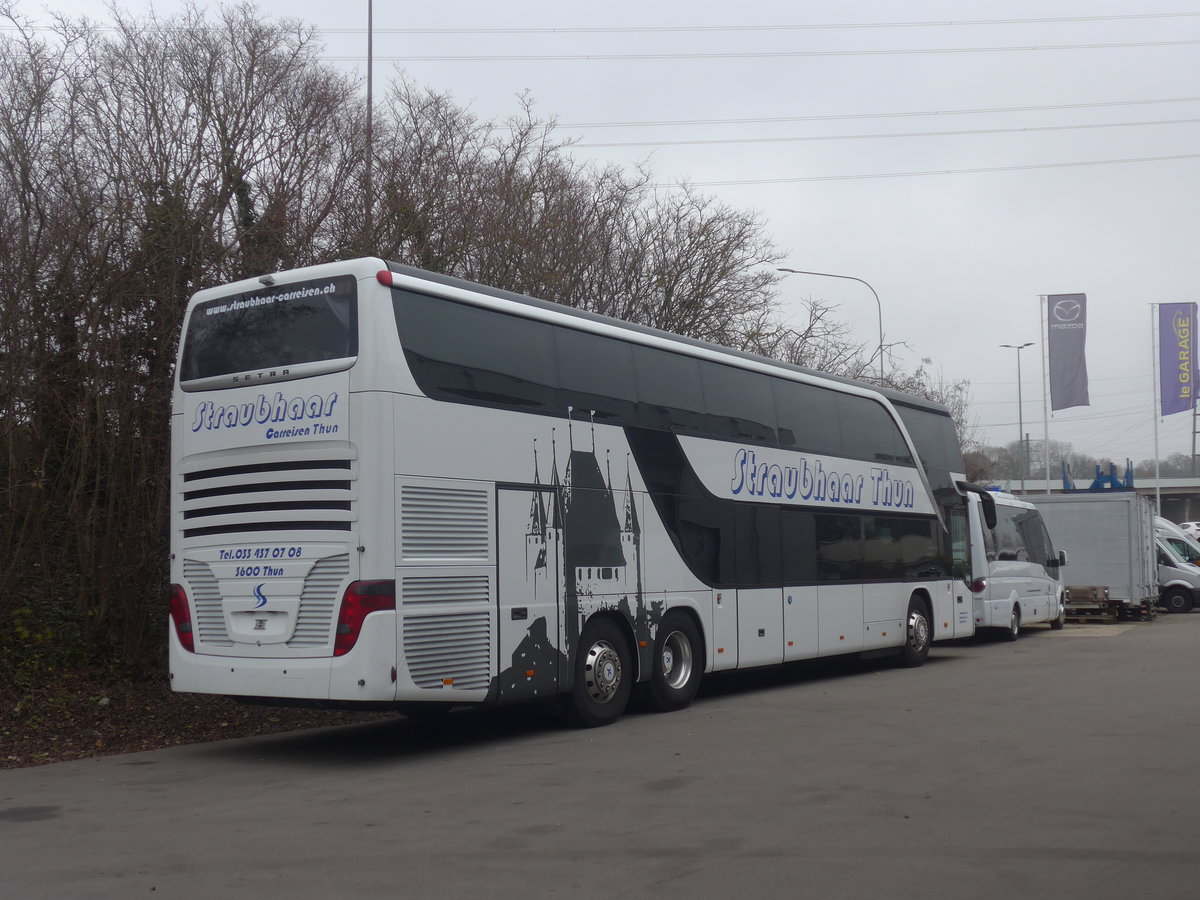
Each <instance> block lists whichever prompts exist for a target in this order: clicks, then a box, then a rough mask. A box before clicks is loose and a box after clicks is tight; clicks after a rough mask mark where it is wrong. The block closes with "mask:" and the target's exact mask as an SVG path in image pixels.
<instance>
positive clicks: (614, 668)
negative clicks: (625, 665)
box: [583, 641, 621, 703]
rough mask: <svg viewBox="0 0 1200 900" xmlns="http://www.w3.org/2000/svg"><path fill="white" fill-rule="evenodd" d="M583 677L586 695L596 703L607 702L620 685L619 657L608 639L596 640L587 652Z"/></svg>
mask: <svg viewBox="0 0 1200 900" xmlns="http://www.w3.org/2000/svg"><path fill="white" fill-rule="evenodd" d="M583 677H584V681H585V683H586V685H587V691H588V695H589V696H590V697H591V698H592V699H593V700H595V701H596V702H597V703H607V702H608V701H609V700H611V699H612V698H613V696H614V695H615V694H616V693H617V689H618V688H619V687H620V686H621V657H620V655H619V654H618V653H617V650H616V648H615V647H613V645H612V644H610V643H609V642H608V641H597V642H596V643H594V644H592V646H591V647H590V648H589V649H588V652H587V660H586V662H585V663H584V668H583Z"/></svg>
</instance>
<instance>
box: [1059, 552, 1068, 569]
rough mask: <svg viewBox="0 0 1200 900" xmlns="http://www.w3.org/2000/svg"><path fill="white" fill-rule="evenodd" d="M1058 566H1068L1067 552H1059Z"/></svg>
mask: <svg viewBox="0 0 1200 900" xmlns="http://www.w3.org/2000/svg"><path fill="white" fill-rule="evenodd" d="M1058 564H1059V566H1065V565H1066V564H1067V551H1066V550H1059V551H1058Z"/></svg>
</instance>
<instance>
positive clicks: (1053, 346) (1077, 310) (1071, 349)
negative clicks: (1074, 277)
mask: <svg viewBox="0 0 1200 900" xmlns="http://www.w3.org/2000/svg"><path fill="white" fill-rule="evenodd" d="M1046 301H1047V302H1046V319H1047V322H1046V346H1047V353H1046V355H1047V356H1048V357H1049V360H1050V408H1051V409H1052V410H1057V409H1070V408H1071V407H1072V406H1091V405H1092V404H1091V400H1089V399H1088V377H1087V359H1086V357H1085V356H1084V353H1083V344H1084V339H1085V338H1086V336H1087V294H1051V295H1050V296H1049V297H1047V298H1046Z"/></svg>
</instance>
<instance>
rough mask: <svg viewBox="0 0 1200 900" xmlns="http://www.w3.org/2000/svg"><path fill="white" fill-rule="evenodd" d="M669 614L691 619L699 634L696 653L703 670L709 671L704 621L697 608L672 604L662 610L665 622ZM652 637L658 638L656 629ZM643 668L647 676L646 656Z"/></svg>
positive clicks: (648, 663) (659, 625) (648, 672)
mask: <svg viewBox="0 0 1200 900" xmlns="http://www.w3.org/2000/svg"><path fill="white" fill-rule="evenodd" d="M670 615H679V616H687V617H688V618H689V619H691V620H692V624H693V625H695V626H696V633H697V634H699V635H700V647H699V651H700V652H699V654H698V655H699V658H700V661H701V663H702V666H703V671H704V672H706V673H707V672H709V671H711V666H710V660H709V658H708V635H707V634H705V633H704V622H703V620H702V619H701V618H700V613H699V612H697V610H696V609H695V608H694V607H692V606H689V605H686V604H680V605H679V606H672V607H671V608H670V609H668V610H666V611H664V612H663V617H662V621H663V622H665V621H666V620H667V616H670ZM658 628H662V622H660V623H659V624H658ZM654 637H655V640H657V639H658V631H657V629H656V630H655V632H654ZM653 649H654V648H653V647H651V648H650V650H651V651H653ZM645 668H646V677H647V678H649V677H650V672H651V671H652V670H651V667H650V660H649V657H647V665H646V667H645ZM639 680H640V679H639Z"/></svg>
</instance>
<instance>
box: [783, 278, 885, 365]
mask: <svg viewBox="0 0 1200 900" xmlns="http://www.w3.org/2000/svg"><path fill="white" fill-rule="evenodd" d="M776 271H777V272H790V273H791V274H792V275H820V276H821V277H823V278H845V279H846V280H847V281H857V282H858V283H859V284H865V285H866V286H867V290H869V291H870V292H871V294H872V295H873V296H874V297H875V311H876V312H877V313H878V315H879V381H880V383H882V382H883V304H882V303H880V302H879V295H878V294H877V293H875V288H873V287H871V285H870V283H869V282H866V281H864V280H863V279H861V278H858V277H856V276H854V275H834V274H833V273H832V272H806V271H804V270H803V269H785V268H777V269H776Z"/></svg>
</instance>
